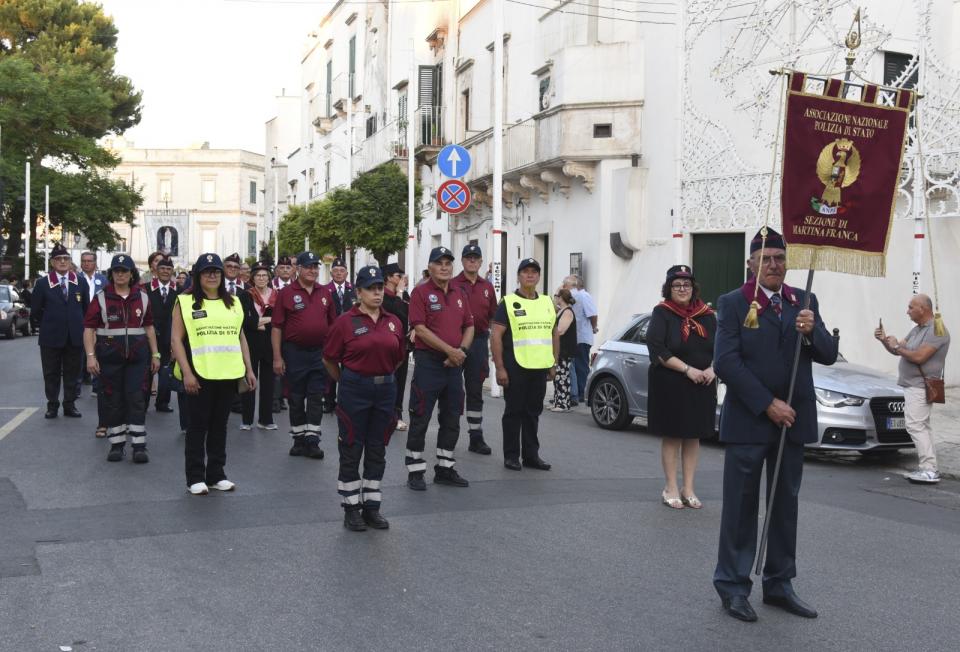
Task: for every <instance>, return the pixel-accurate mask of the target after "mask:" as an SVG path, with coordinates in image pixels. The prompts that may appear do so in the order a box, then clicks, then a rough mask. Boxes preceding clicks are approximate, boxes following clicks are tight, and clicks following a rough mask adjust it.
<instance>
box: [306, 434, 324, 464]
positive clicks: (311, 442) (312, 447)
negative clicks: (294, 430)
mask: <svg viewBox="0 0 960 652" xmlns="http://www.w3.org/2000/svg"><path fill="white" fill-rule="evenodd" d="M303 456H304V457H309V458H310V459H312V460H322V459H323V451H322V450H320V439H319V438H317V437H316V436H314V435H307V436H306V437H304V439H303Z"/></svg>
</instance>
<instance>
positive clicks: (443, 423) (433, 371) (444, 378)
mask: <svg viewBox="0 0 960 652" xmlns="http://www.w3.org/2000/svg"><path fill="white" fill-rule="evenodd" d="M445 359H446V357H445V356H444V355H443V354H442V353H439V352H433V351H423V350H417V351H414V352H413V363H414V367H413V380H411V381H410V430H409V431H408V432H407V451H406V459H405V462H406V465H407V471H409V472H410V473H422V472H424V471H426V470H427V463H426V462H425V461H424V459H423V449H424V447H425V446H426V436H427V427H428V426H429V425H430V418H431V417H432V416H433V408H434V406H436V407H437V410H438V415H437V417H438V421H439V422H440V429H439V431H438V432H437V466H438V467H443V468H453V465H454V464H455V460H454V458H453V449H454V448H456V446H457V439H459V438H460V414H461V413H462V412H463V369H462V368H460V367H445V366H444V365H443V361H444V360H445Z"/></svg>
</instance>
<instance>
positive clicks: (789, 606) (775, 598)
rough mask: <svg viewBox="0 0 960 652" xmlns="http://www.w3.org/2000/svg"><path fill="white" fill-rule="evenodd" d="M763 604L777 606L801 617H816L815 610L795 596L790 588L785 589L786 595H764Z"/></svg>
mask: <svg viewBox="0 0 960 652" xmlns="http://www.w3.org/2000/svg"><path fill="white" fill-rule="evenodd" d="M763 604H768V605H771V606H773V607H779V608H781V609H783V610H784V611H789V612H790V613H792V614H794V615H795V616H800V617H801V618H816V617H817V610H816V609H814V608H813V607H811V606H810V605H808V604H807V603H806V602H804V601H803V600H801V599H800V598H799V597H797V594H796V593H794V592H793V591H792V590H791V591H787V592H786V595H764V596H763Z"/></svg>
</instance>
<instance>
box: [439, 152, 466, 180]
mask: <svg viewBox="0 0 960 652" xmlns="http://www.w3.org/2000/svg"><path fill="white" fill-rule="evenodd" d="M437 164H438V165H439V166H440V172H441V174H443V176H445V177H448V178H450V179H459V178H460V177H462V176H463V175H465V174H466V173H467V170H469V169H470V152H468V151H467V150H466V148H464V147H461V146H460V145H447V146H446V147H444V148H443V149H441V150H440V154H439V155H438V156H437Z"/></svg>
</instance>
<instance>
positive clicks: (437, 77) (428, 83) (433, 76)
mask: <svg viewBox="0 0 960 652" xmlns="http://www.w3.org/2000/svg"><path fill="white" fill-rule="evenodd" d="M441 71H442V67H441V65H440V64H437V65H435V66H420V86H419V88H418V90H419V93H420V94H419V100H420V101H419V103H418V106H440V105H441V104H443V99H442V98H443V92H442V91H443V89H442V74H441Z"/></svg>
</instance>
